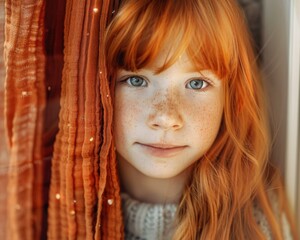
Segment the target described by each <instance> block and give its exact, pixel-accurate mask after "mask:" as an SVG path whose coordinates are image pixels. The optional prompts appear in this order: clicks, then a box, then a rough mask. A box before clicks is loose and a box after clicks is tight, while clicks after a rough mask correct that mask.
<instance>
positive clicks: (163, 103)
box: [153, 88, 179, 115]
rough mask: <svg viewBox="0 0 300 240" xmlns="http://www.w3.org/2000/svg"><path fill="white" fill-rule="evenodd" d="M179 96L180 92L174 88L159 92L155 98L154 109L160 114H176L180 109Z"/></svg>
mask: <svg viewBox="0 0 300 240" xmlns="http://www.w3.org/2000/svg"><path fill="white" fill-rule="evenodd" d="M175 95H177V96H175ZM178 97H179V96H178V94H176V93H175V91H174V90H173V89H172V88H171V89H167V90H164V91H162V92H158V93H157V94H156V96H155V98H154V104H153V106H154V109H155V110H156V112H158V113H160V114H166V115H173V114H176V112H177V111H178V110H179V109H178Z"/></svg>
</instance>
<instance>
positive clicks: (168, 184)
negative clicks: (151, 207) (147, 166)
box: [118, 157, 191, 203]
mask: <svg viewBox="0 0 300 240" xmlns="http://www.w3.org/2000/svg"><path fill="white" fill-rule="evenodd" d="M118 164H119V174H120V181H121V189H122V191H123V192H126V193H127V194H129V195H130V196H131V197H132V198H134V199H136V200H138V201H141V202H147V203H179V201H180V199H181V196H182V194H183V191H184V188H185V186H186V183H187V180H188V176H189V175H190V173H191V167H190V168H188V169H187V170H185V171H184V172H182V173H180V174H178V175H177V176H174V177H172V178H166V179H165V178H153V177H149V176H146V175H144V174H143V173H141V172H140V171H138V170H137V169H136V168H135V167H133V166H132V165H131V164H130V163H128V162H127V161H126V160H125V159H123V158H121V157H118Z"/></svg>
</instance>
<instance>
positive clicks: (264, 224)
mask: <svg viewBox="0 0 300 240" xmlns="http://www.w3.org/2000/svg"><path fill="white" fill-rule="evenodd" d="M268 197H269V201H270V203H271V205H272V209H273V211H274V213H275V216H276V219H277V221H278V223H279V225H280V226H281V228H282V233H283V239H284V240H292V239H293V237H292V233H291V229H290V225H289V222H288V220H287V217H286V214H285V213H284V212H281V211H280V206H279V200H278V196H277V195H276V194H275V193H274V192H272V193H270V194H268ZM253 216H254V218H255V220H256V223H257V224H258V225H259V227H260V229H261V231H262V232H263V234H264V235H265V237H266V239H267V240H272V239H273V238H272V231H271V228H270V225H269V222H268V220H267V217H266V215H265V214H264V212H263V210H262V208H261V207H260V206H259V204H258V203H257V202H255V203H254V205H253Z"/></svg>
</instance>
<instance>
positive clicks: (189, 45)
mask: <svg viewBox="0 0 300 240" xmlns="http://www.w3.org/2000/svg"><path fill="white" fill-rule="evenodd" d="M105 42H106V57H107V59H106V63H107V69H108V74H109V77H110V80H111V89H112V95H113V99H114V129H113V130H114V139H115V147H116V152H117V162H118V169H119V177H120V183H121V191H122V194H121V195H122V214H123V221H124V226H125V227H124V228H125V238H126V239H251V240H252V239H296V238H297V237H296V232H295V229H294V227H293V224H292V219H291V216H290V214H289V212H288V210H287V204H286V200H285V196H284V194H283V190H282V188H281V185H280V184H279V180H278V177H276V171H275V170H274V168H273V167H272V166H271V165H270V163H269V162H268V157H269V147H270V139H269V134H268V123H267V118H266V112H265V108H264V103H263V92H262V90H261V86H260V79H259V74H258V70H257V66H256V59H255V56H254V54H253V51H252V46H251V42H250V41H249V35H248V32H247V30H246V27H245V20H244V18H243V16H242V14H241V12H240V10H239V8H238V7H237V4H236V3H235V1H234V0H222V1H220V0H205V1H204V0H187V1H177V0H173V1H172V0H165V1H160V0H138V1H136V0H126V1H124V2H123V5H122V6H121V8H120V10H119V12H118V13H117V14H116V16H115V18H114V19H113V20H112V22H111V23H110V25H109V27H108V30H107V33H106V39H105Z"/></svg>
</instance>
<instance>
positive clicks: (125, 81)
mask: <svg viewBox="0 0 300 240" xmlns="http://www.w3.org/2000/svg"><path fill="white" fill-rule="evenodd" d="M133 78H137V79H140V80H142V81H143V82H142V84H141V85H139V86H135V85H133V84H132V82H130V79H133ZM193 81H201V83H202V85H201V87H200V88H192V87H191V86H190V85H189V87H188V84H191V83H192V82H193ZM120 82H121V83H125V84H128V85H129V86H130V87H136V88H139V87H147V86H148V82H147V81H146V80H145V79H144V77H141V76H129V77H125V79H124V78H123V80H120ZM203 85H204V87H203ZM210 85H211V83H210V82H209V80H207V79H201V78H194V79H191V80H189V81H188V82H187V83H186V84H185V86H186V88H187V89H192V90H196V91H204V90H205V89H206V88H207V87H209V86H210Z"/></svg>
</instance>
